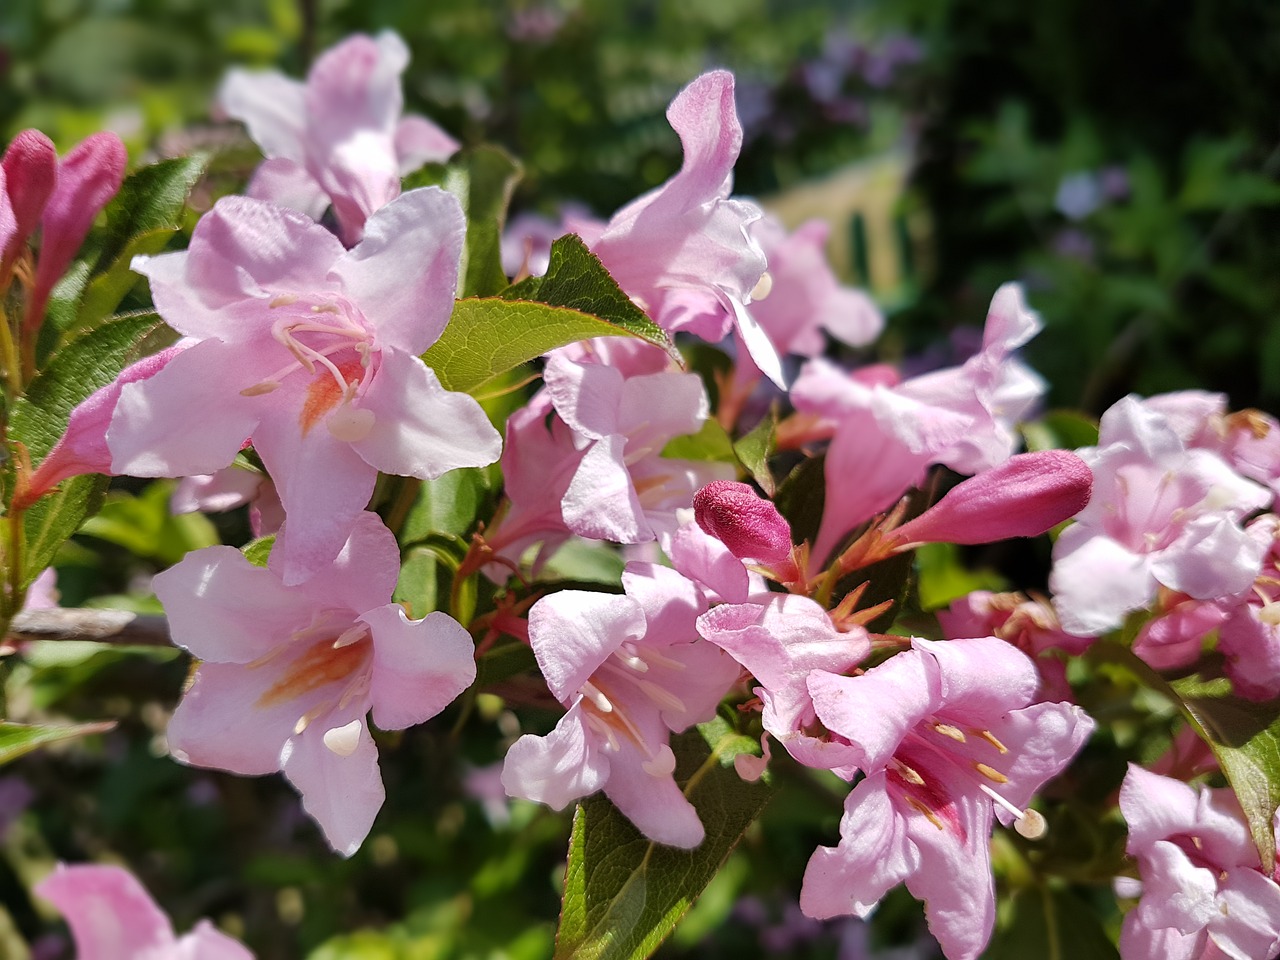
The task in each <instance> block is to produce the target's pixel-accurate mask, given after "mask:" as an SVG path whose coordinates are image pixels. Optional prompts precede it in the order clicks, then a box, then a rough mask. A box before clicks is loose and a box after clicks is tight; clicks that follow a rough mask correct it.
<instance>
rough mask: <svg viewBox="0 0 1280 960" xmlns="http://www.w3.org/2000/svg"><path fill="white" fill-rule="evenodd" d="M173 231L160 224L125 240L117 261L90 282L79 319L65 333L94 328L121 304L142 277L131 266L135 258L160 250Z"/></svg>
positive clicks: (67, 334) (65, 334) (81, 303)
mask: <svg viewBox="0 0 1280 960" xmlns="http://www.w3.org/2000/svg"><path fill="white" fill-rule="evenodd" d="M174 232H175V231H174V230H173V229H172V228H170V227H161V228H159V229H156V230H148V231H147V232H146V233H140V234H138V235H137V236H136V237H134V238H132V239H131V240H130V241H129V242H128V243H126V244H125V247H124V250H123V251H121V253H120V256H119V257H117V258H116V260H115V262H114V263H112V264H111V265H110V266H109V267H107V269H106V271H104V272H103V273H100V274H98V275H97V276H96V277H94V278H93V280H92V281H90V283H89V285H88V287H87V288H86V289H85V292H84V297H83V299H82V300H81V301H80V308H79V310H78V311H77V312H76V319H75V321H74V323H72V324H71V325H70V326H69V327H64V328H63V329H64V334H63V335H64V336H71V335H74V334H75V333H77V332H80V331H83V330H87V329H89V328H91V327H93V326H94V325H95V324H97V322H98V321H99V320H101V319H102V318H103V317H105V316H106V315H107V314H109V313H110V312H111V311H112V310H114V309H115V308H116V307H118V306H119V305H120V301H121V300H123V299H124V298H125V296H126V295H127V294H128V293H129V291H130V290H132V289H133V288H134V285H135V284H137V282H138V281H139V280H141V279H142V275H141V274H137V273H134V272H133V268H132V266H131V264H132V263H133V258H134V257H136V256H140V255H143V254H146V255H150V254H156V253H160V252H161V251H162V250H164V248H165V247H166V246H168V244H169V240H170V239H171V238H172V237H173V234H174Z"/></svg>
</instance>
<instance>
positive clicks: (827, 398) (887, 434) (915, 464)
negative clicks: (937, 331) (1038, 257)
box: [791, 284, 1043, 561]
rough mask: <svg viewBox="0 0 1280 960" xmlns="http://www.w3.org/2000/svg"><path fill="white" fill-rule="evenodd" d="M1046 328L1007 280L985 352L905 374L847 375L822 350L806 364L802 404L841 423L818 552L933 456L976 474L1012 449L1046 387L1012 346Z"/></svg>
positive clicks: (906, 484) (898, 492)
mask: <svg viewBox="0 0 1280 960" xmlns="http://www.w3.org/2000/svg"><path fill="white" fill-rule="evenodd" d="M1039 329H1040V322H1039V318H1038V317H1037V316H1036V315H1035V314H1034V313H1032V312H1031V311H1030V310H1029V309H1028V308H1027V306H1026V304H1025V302H1024V301H1023V299H1022V293H1021V291H1020V290H1019V288H1018V287H1017V286H1016V285H1014V284H1005V285H1004V286H1003V287H1001V288H1000V289H999V290H997V291H996V294H995V296H994V297H993V298H992V301H991V309H990V311H989V312H988V314H987V325H986V329H985V331H984V334H983V345H982V349H981V351H980V352H979V353H978V354H976V355H975V356H973V357H971V358H970V359H969V360H967V361H966V362H965V364H964V365H963V366H961V367H952V368H948V369H945V370H938V371H935V372H934V373H929V374H925V375H924V376H921V377H914V378H912V379H910V380H905V381H899V380H898V379H897V376H896V374H894V373H893V372H892V371H887V370H886V369H885V368H883V367H875V368H869V369H867V370H865V371H858V372H855V373H854V375H853V376H851V377H850V376H847V375H846V374H845V373H844V372H843V371H841V370H840V369H839V368H837V367H835V366H834V365H832V364H830V363H828V362H826V361H824V360H821V359H818V360H811V361H810V362H809V363H807V364H806V365H805V367H804V369H803V370H801V373H800V377H799V379H798V380H797V381H796V383H795V385H794V386H793V388H792V393H791V396H792V400H793V401H794V403H795V406H796V409H797V410H800V411H802V412H807V413H814V414H818V415H819V416H821V417H822V418H824V419H825V420H826V421H827V422H828V423H830V424H831V425H832V426H833V427H834V435H833V436H832V438H831V445H830V447H829V448H828V450H827V458H826V463H825V467H824V471H825V476H826V478H827V491H828V493H827V502H826V504H825V507H824V510H823V515H822V525H821V527H820V528H819V531H818V537H817V540H816V542H815V544H814V551H813V554H814V557H815V558H816V559H817V560H819V561H822V560H824V559H825V558H826V557H827V556H828V555H829V554H830V552H831V551H832V550H833V549H834V548H835V547H836V546H837V545H838V543H839V542H840V540H841V539H842V538H843V537H844V535H845V534H846V533H848V532H849V531H850V530H852V529H853V528H854V527H855V526H857V525H858V524H859V523H862V522H863V521H865V520H868V519H870V518H871V517H872V516H874V515H875V514H876V513H878V512H880V511H881V510H884V509H886V508H888V507H889V506H890V505H892V504H893V503H894V501H896V500H897V499H898V498H899V497H901V496H902V495H903V493H905V492H906V491H907V490H908V489H909V488H910V487H912V486H915V485H917V484H918V483H920V482H921V480H922V479H923V477H924V472H925V469H926V468H927V467H928V466H929V465H930V464H934V463H941V464H944V465H945V466H948V467H950V468H951V469H953V470H955V471H957V472H958V473H969V474H972V473H980V472H981V471H983V470H989V469H991V468H992V467H994V466H996V465H997V464H1000V463H1003V462H1004V461H1005V460H1007V459H1008V458H1009V457H1010V456H1012V454H1013V452H1014V450H1015V449H1016V445H1017V438H1016V436H1015V435H1014V432H1013V427H1014V425H1015V424H1016V423H1017V422H1018V421H1019V420H1020V419H1021V418H1022V417H1023V416H1025V415H1026V413H1027V412H1028V411H1029V409H1030V408H1031V407H1032V406H1033V405H1034V404H1035V402H1036V401H1037V400H1038V398H1039V396H1040V394H1041V392H1042V391H1043V383H1042V382H1041V381H1040V379H1039V377H1037V376H1036V375H1035V374H1034V373H1032V372H1031V371H1030V370H1029V369H1028V368H1027V367H1025V366H1024V365H1022V364H1021V363H1020V362H1019V361H1018V360H1017V359H1016V358H1014V356H1013V351H1014V350H1016V349H1017V348H1018V347H1019V346H1021V345H1022V344H1024V343H1026V342H1027V341H1028V340H1030V339H1031V337H1032V336H1034V335H1035V333H1036V332H1037V331H1038V330H1039Z"/></svg>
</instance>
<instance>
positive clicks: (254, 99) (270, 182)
mask: <svg viewBox="0 0 1280 960" xmlns="http://www.w3.org/2000/svg"><path fill="white" fill-rule="evenodd" d="M408 63H409V50H408V48H407V47H405V45H404V41H403V40H401V39H400V38H399V37H398V36H397V35H396V34H394V33H392V32H391V31H389V30H384V31H383V32H382V33H380V34H378V36H377V37H368V36H365V35H363V34H356V35H355V36H352V37H348V38H347V39H346V40H344V41H342V43H340V44H338V45H337V46H335V47H332V48H331V49H329V50H327V51H325V52H324V53H323V54H322V55H321V56H320V57H319V58H318V59H317V60H316V62H315V64H314V65H313V66H312V67H311V72H310V73H309V74H308V75H307V82H306V83H305V84H304V83H299V82H298V81H296V80H290V79H289V78H288V77H285V76H284V75H283V74H280V73H277V72H275V71H265V72H250V71H246V70H232V71H230V72H229V73H228V74H227V77H226V79H225V80H223V82H222V87H221V89H219V91H218V103H219V105H220V106H221V108H222V109H223V110H224V111H226V113H227V114H228V115H229V116H231V117H234V118H235V119H237V120H241V121H243V122H244V124H245V126H247V127H248V128H249V135H250V136H251V137H253V139H254V141H255V142H256V143H257V144H258V146H259V147H261V148H262V152H263V153H264V154H265V155H266V157H267V161H266V162H265V163H264V164H263V165H262V166H261V167H259V168H258V172H257V174H256V175H255V176H254V179H253V182H252V183H251V184H250V185H249V191H248V192H249V196H251V197H256V198H258V199H261V200H271V201H274V202H276V203H279V204H282V205H283V206H287V207H290V208H292V209H294V210H298V211H299V212H301V213H305V214H307V215H308V216H310V217H311V218H312V219H316V220H318V219H319V218H320V215H321V214H323V213H324V210H325V207H327V206H328V205H329V204H330V203H332V204H333V212H334V214H335V215H336V216H337V218H338V225H339V227H340V228H341V233H342V238H343V240H344V241H345V242H346V243H347V244H348V245H351V244H354V243H355V242H356V241H358V240H359V239H360V237H361V235H362V233H363V231H364V225H365V221H366V220H367V219H368V218H369V217H370V216H372V215H373V213H374V212H375V211H377V210H379V209H380V208H381V207H383V206H385V205H386V204H388V203H390V202H391V201H392V200H394V199H395V198H396V197H397V196H399V194H400V178H401V177H402V176H403V175H405V174H407V173H411V172H412V171H414V170H416V169H418V168H419V167H420V166H422V165H423V164H424V163H426V162H427V161H432V160H434V161H443V160H447V159H448V158H449V157H450V155H452V154H453V152H454V151H455V150H457V149H458V142H457V141H456V140H454V139H453V138H452V137H450V136H449V135H448V134H446V133H445V132H444V131H443V130H441V129H440V128H439V127H437V126H436V125H435V124H434V123H432V122H431V121H430V120H427V119H426V118H425V117H419V116H412V115H410V116H401V111H402V110H403V108H404V95H403V93H402V92H401V89H400V75H401V74H402V73H403V72H404V68H405V67H406V66H407V65H408Z"/></svg>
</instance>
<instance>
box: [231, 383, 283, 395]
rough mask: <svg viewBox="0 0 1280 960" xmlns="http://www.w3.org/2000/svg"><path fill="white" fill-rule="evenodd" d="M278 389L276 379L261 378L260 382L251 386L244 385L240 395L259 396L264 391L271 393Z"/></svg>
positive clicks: (278, 384)
mask: <svg viewBox="0 0 1280 960" xmlns="http://www.w3.org/2000/svg"><path fill="white" fill-rule="evenodd" d="M279 389H280V382H279V381H278V380H263V381H262V382H261V383H255V384H254V385H253V386H252V387H245V388H244V389H243V390H241V391H240V396H242V397H260V396H262V395H263V394H264V393H271V392H273V391H275V390H279Z"/></svg>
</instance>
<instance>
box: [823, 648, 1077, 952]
mask: <svg viewBox="0 0 1280 960" xmlns="http://www.w3.org/2000/svg"><path fill="white" fill-rule="evenodd" d="M1037 683H1038V678H1037V676H1036V672H1035V668H1034V666H1033V665H1032V663H1031V661H1030V660H1029V659H1028V658H1027V657H1026V656H1024V655H1023V654H1021V653H1019V652H1018V651H1017V650H1015V649H1013V647H1011V646H1010V645H1009V644H1007V643H1005V642H1004V641H1003V640H997V639H996V638H994V637H986V638H982V639H976V640H951V641H945V642H936V641H928V640H913V641H912V649H910V650H908V651H905V652H903V653H899V654H897V655H896V656H894V657H891V658H890V659H889V660H887V661H885V662H884V663H882V664H880V665H879V666H877V667H873V668H872V669H870V670H868V671H867V672H866V673H864V674H862V675H860V676H855V677H840V676H835V675H832V674H830V673H826V672H822V671H814V672H813V673H811V674H810V675H809V681H808V685H809V692H810V694H811V695H812V697H813V704H814V709H815V711H816V713H817V715H818V719H820V720H821V721H822V722H823V723H824V724H826V726H827V727H828V728H829V729H831V730H832V731H834V732H836V733H838V734H840V735H842V736H844V737H846V738H847V739H848V740H849V742H850V743H851V744H853V745H854V747H855V748H856V749H857V751H858V752H859V753H860V754H861V757H860V759H859V761H858V766H859V767H861V768H862V770H863V771H864V772H865V774H866V777H865V778H864V779H863V780H862V781H861V782H859V784H858V785H857V786H856V787H855V788H854V789H853V791H852V792H851V793H850V794H849V797H848V799H847V800H846V801H845V812H844V818H843V819H842V820H841V822H840V844H839V846H838V847H836V848H834V849H833V848H830V847H819V848H818V850H817V851H815V853H814V855H813V858H812V859H811V860H810V861H809V866H808V869H807V870H806V871H805V877H804V886H803V889H802V890H801V893H800V904H801V906H802V907H803V909H804V911H805V913H806V914H808V915H809V916H812V917H818V918H826V917H833V916H839V915H842V914H848V913H853V914H854V915H856V916H860V917H865V916H867V914H869V913H870V911H871V910H872V908H873V907H874V906H875V905H876V903H878V902H879V900H880V898H881V897H882V896H884V894H885V893H886V892H887V891H888V890H889V889H890V888H891V887H893V886H894V885H896V884H898V883H900V882H902V881H904V880H905V881H906V884H907V889H908V890H910V891H911V893H912V894H913V895H914V896H915V897H917V898H919V899H922V900H924V901H925V915H926V917H927V918H928V921H929V929H930V931H931V932H932V933H933V935H934V936H935V937H937V939H938V941H939V943H941V944H942V949H943V952H944V953H945V954H946V955H947V957H949V958H950V960H973V958H975V957H977V956H978V955H979V954H980V953H981V951H982V949H983V948H984V947H985V946H986V943H987V941H988V939H989V938H990V936H991V930H992V926H993V924H994V922H995V892H994V889H993V885H992V880H991V864H990V854H989V850H988V843H989V840H990V835H991V818H992V814H993V813H994V814H995V817H996V818H997V819H998V820H999V821H1000V822H1001V823H1003V824H1009V823H1012V822H1013V821H1015V820H1018V821H1020V829H1022V830H1023V831H1025V832H1026V833H1027V834H1028V835H1032V836H1035V835H1037V834H1038V832H1039V831H1042V830H1043V821H1042V820H1041V819H1040V817H1039V815H1038V814H1035V813H1034V811H1026V810H1025V809H1024V808H1025V807H1026V806H1027V804H1028V803H1029V802H1030V800H1031V797H1032V795H1033V794H1034V793H1035V792H1036V791H1037V790H1038V789H1039V788H1040V786H1041V785H1042V784H1043V783H1044V782H1045V781H1046V780H1048V779H1049V778H1050V777H1053V776H1055V775H1056V774H1057V773H1059V772H1060V771H1061V770H1062V769H1063V768H1064V767H1065V766H1066V765H1067V764H1068V763H1069V762H1070V760H1071V758H1072V757H1073V756H1074V755H1075V753H1076V751H1077V750H1079V748H1080V746H1081V745H1082V744H1083V743H1084V741H1085V739H1086V738H1087V737H1088V735H1089V732H1090V731H1091V730H1092V728H1093V722H1092V720H1090V719H1089V717H1088V716H1087V715H1086V714H1085V713H1084V711H1082V710H1081V709H1080V708H1079V707H1075V706H1072V705H1069V704H1063V703H1036V702H1034V699H1035V691H1036V686H1037Z"/></svg>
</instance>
